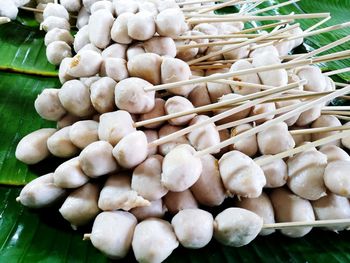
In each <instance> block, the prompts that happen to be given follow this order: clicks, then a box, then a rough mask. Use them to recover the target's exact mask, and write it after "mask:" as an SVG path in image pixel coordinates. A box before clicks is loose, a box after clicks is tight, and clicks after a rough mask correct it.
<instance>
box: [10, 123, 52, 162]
mask: <svg viewBox="0 0 350 263" xmlns="http://www.w3.org/2000/svg"><path fill="white" fill-rule="evenodd" d="M56 131H57V130H56V129H52V128H43V129H39V130H36V131H34V132H31V133H29V134H27V135H26V136H25V137H23V138H22V139H21V141H20V142H19V143H18V145H17V148H16V153H15V155H16V158H17V159H18V160H20V161H21V162H23V163H25V164H36V163H38V162H40V161H42V160H44V159H45V158H46V157H48V156H49V155H50V152H49V149H48V148H47V140H48V138H49V137H51V136H52V135H53V134H54V133H55V132H56Z"/></svg>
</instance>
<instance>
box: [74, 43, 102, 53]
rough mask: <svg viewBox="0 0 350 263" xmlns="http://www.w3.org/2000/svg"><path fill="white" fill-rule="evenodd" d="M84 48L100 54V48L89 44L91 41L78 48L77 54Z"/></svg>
mask: <svg viewBox="0 0 350 263" xmlns="http://www.w3.org/2000/svg"><path fill="white" fill-rule="evenodd" d="M86 50H91V51H95V52H97V53H99V54H101V50H100V49H99V48H97V47H96V46H94V45H93V44H91V43H89V44H86V45H85V46H83V47H82V48H81V49H80V50H79V52H78V54H79V53H81V52H83V51H86Z"/></svg>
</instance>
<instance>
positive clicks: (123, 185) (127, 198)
mask: <svg viewBox="0 0 350 263" xmlns="http://www.w3.org/2000/svg"><path fill="white" fill-rule="evenodd" d="M149 204H150V202H149V201H147V200H145V199H144V198H142V197H141V196H139V195H138V193H137V192H136V191H134V190H132V189H131V178H130V176H129V175H128V174H126V173H119V174H114V175H110V176H109V177H108V179H107V181H106V183H105V185H104V186H103V188H102V190H101V193H100V197H99V199H98V207H99V208H100V209H102V210H103V211H110V210H118V209H123V210H126V211H129V210H130V209H131V208H134V207H138V206H148V205H149Z"/></svg>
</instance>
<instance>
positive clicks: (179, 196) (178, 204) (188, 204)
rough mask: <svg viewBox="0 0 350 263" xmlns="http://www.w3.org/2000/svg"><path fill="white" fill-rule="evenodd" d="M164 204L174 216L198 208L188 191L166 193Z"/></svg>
mask: <svg viewBox="0 0 350 263" xmlns="http://www.w3.org/2000/svg"><path fill="white" fill-rule="evenodd" d="M163 200H164V203H165V205H166V207H167V209H168V211H169V213H171V214H176V213H178V212H179V211H181V210H184V209H195V208H198V203H197V201H196V199H195V198H194V196H193V194H192V193H191V191H190V190H189V189H187V190H185V191H182V192H170V191H169V192H168V193H167V194H166V195H165V196H164V198H163Z"/></svg>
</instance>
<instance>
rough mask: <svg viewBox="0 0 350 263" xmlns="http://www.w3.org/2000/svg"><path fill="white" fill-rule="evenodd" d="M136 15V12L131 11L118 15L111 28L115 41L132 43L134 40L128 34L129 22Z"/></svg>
mask: <svg viewBox="0 0 350 263" xmlns="http://www.w3.org/2000/svg"><path fill="white" fill-rule="evenodd" d="M134 15H135V14H134V13H130V12H126V13H122V14H120V15H118V17H117V18H116V19H115V20H114V23H113V26H112V28H111V37H112V39H113V41H115V42H117V43H120V44H130V43H131V42H132V40H133V39H132V38H131V37H129V35H128V22H129V19H130V18H131V17H133V16H134Z"/></svg>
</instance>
